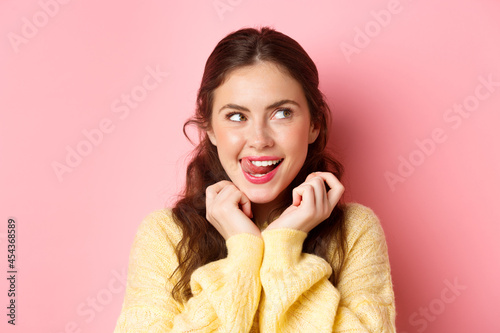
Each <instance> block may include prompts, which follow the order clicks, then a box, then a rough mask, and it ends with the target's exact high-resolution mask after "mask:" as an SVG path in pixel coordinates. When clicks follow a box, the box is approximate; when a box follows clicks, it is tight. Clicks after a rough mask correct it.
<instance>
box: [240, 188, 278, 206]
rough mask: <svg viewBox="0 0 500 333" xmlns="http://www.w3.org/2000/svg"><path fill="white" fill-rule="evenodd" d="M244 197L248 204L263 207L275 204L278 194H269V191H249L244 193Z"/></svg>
mask: <svg viewBox="0 0 500 333" xmlns="http://www.w3.org/2000/svg"><path fill="white" fill-rule="evenodd" d="M245 195H246V196H247V197H248V200H250V202H252V203H253V204H259V205H265V204H270V203H273V202H276V201H278V200H279V196H280V195H279V193H269V190H267V191H249V192H248V193H245Z"/></svg>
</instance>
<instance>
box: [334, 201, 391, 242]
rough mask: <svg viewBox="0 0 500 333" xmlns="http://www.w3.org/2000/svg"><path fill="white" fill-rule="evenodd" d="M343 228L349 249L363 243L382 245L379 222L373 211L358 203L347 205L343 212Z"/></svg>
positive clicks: (383, 237)
mask: <svg viewBox="0 0 500 333" xmlns="http://www.w3.org/2000/svg"><path fill="white" fill-rule="evenodd" d="M344 214H345V215H344V228H345V234H346V237H347V244H348V247H349V249H351V248H352V247H354V246H355V245H361V244H357V243H359V242H360V240H362V241H363V242H374V243H384V244H385V236H384V230H383V229H382V225H381V224H380V220H379V218H378V217H377V215H376V214H375V212H374V211H373V210H371V209H370V208H368V207H366V206H363V205H361V204H359V203H348V204H346V205H345V210H344Z"/></svg>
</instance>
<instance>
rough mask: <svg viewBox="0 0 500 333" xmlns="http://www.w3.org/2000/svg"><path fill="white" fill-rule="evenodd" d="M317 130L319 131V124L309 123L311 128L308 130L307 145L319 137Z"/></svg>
mask: <svg viewBox="0 0 500 333" xmlns="http://www.w3.org/2000/svg"><path fill="white" fill-rule="evenodd" d="M319 129H320V126H319V124H315V123H311V127H310V128H309V142H308V143H309V144H311V143H313V142H314V141H316V139H317V138H318V135H319Z"/></svg>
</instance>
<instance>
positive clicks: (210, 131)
mask: <svg viewBox="0 0 500 333" xmlns="http://www.w3.org/2000/svg"><path fill="white" fill-rule="evenodd" d="M207 135H208V138H209V139H210V142H212V144H213V145H214V146H216V147H217V140H216V139H215V134H214V131H212V130H211V129H210V130H207Z"/></svg>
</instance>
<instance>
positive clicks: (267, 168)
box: [240, 156, 282, 184]
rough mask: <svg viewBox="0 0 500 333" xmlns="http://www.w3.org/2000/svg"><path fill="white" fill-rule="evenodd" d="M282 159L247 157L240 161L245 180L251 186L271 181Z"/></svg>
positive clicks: (274, 157)
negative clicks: (251, 184)
mask: <svg viewBox="0 0 500 333" xmlns="http://www.w3.org/2000/svg"><path fill="white" fill-rule="evenodd" d="M281 161H282V159H281V158H279V157H277V156H249V157H244V158H242V159H241V160H240V165H241V169H242V171H243V175H244V176H245V178H246V179H247V180H248V181H249V182H251V183H253V184H263V183H267V182H269V181H270V180H271V179H273V177H274V175H275V174H276V172H277V171H278V168H279V166H280V164H281Z"/></svg>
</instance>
